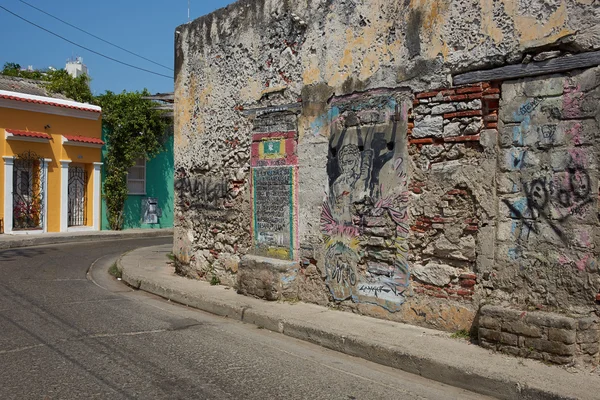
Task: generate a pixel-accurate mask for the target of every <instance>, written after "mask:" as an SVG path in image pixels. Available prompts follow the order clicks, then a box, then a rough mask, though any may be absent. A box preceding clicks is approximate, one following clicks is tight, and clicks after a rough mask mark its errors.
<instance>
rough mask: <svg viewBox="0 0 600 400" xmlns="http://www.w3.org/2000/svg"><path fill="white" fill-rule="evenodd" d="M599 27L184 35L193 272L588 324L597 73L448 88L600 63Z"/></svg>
mask: <svg viewBox="0 0 600 400" xmlns="http://www.w3.org/2000/svg"><path fill="white" fill-rule="evenodd" d="M599 13H600V11H599V10H598V8H597V7H595V6H594V5H593V2H590V1H588V0H579V1H569V2H567V1H560V0H552V1H542V0H528V1H519V2H514V1H502V0H501V1H494V2H492V1H476V2H475V1H439V0H437V1H436V0H418V1H417V0H415V1H409V2H406V1H399V0H392V1H389V0H372V1H359V0H352V1H338V0H303V1H299V2H290V1H283V0H280V1H277V0H242V1H239V2H237V3H235V4H232V5H230V6H229V7H227V8H225V9H221V10H218V11H216V12H215V13H213V14H210V15H207V16H205V17H202V18H200V19H198V20H196V21H194V22H192V23H189V24H186V25H182V26H180V27H178V28H177V31H176V44H175V55H176V82H175V96H176V106H175V124H176V127H175V160H176V171H177V177H176V222H175V243H174V254H175V256H176V257H177V260H178V263H177V264H178V271H179V272H180V273H182V274H185V275H188V276H190V277H194V278H202V279H208V280H213V281H214V280H215V279H218V280H219V281H220V282H221V283H222V284H227V285H230V286H235V287H236V288H238V290H239V291H240V292H242V293H245V294H249V295H254V296H259V297H265V298H269V299H271V300H276V299H294V300H303V301H309V302H314V303H317V304H328V305H336V306H338V307H340V308H342V309H347V310H352V311H355V312H360V313H363V314H367V315H372V316H377V317H381V318H387V319H392V320H398V321H406V322H411V323H416V324H422V325H426V326H431V327H436V328H440V329H445V330H458V329H470V328H471V326H472V324H473V321H474V320H476V314H477V312H478V310H479V307H480V305H481V304H483V303H485V302H495V303H497V304H503V305H507V306H508V305H510V306H513V307H517V308H519V307H520V308H522V309H527V308H528V307H537V308H544V309H546V308H548V309H550V310H553V311H558V312H561V311H565V310H570V311H576V312H577V313H580V314H581V315H583V314H586V313H589V312H590V311H593V310H594V307H595V306H594V301H595V294H596V293H598V289H599V286H600V281H599V280H598V277H597V270H595V269H594V268H595V266H596V259H597V250H596V247H595V246H596V242H597V236H598V235H597V229H598V216H597V210H596V211H594V208H595V207H597V204H598V203H597V197H598V178H597V174H596V173H595V169H594V168H595V165H596V164H595V162H596V161H595V154H596V153H597V151H596V150H595V146H596V140H597V139H596V136H595V134H594V129H596V132H597V129H598V125H597V119H596V120H595V119H594V118H597V115H598V109H599V107H598V105H597V104H598V102H597V99H596V98H597V94H596V90H597V89H596V87H597V80H596V81H594V79H595V78H591V77H592V76H597V75H596V72H594V71H595V70H593V69H589V70H586V71H582V72H580V73H577V72H573V73H562V74H560V75H557V76H551V77H538V78H528V79H527V80H522V81H508V80H505V81H504V82H501V81H484V82H478V83H476V84H469V85H462V86H453V84H452V82H453V76H454V75H456V74H458V73H461V72H465V71H469V70H477V69H487V68H491V67H494V66H500V65H505V64H515V63H517V64H518V63H521V62H529V61H531V60H532V59H534V60H540V59H543V58H545V57H548V56H549V54H551V53H545V51H547V50H555V51H557V52H558V53H559V54H563V53H565V52H567V53H568V52H582V51H590V50H594V49H598V48H600V24H599V23H598V22H600V15H599ZM540 53H541V54H540ZM553 55H556V54H553ZM594 82H596V83H594ZM594 85H595V86H594ZM594 99H596V100H594ZM521 110H522V111H523V114H520V112H521ZM515 135H516V136H515ZM519 135H520V136H519ZM550 137H552V138H553V139H552V142H550V141H549V139H548V138H550ZM575 137H577V138H578V139H575ZM507 138H508V139H507ZM536 138H541V139H536ZM522 154H527V157H524V158H522V157H521V156H522ZM513 156H514V157H513ZM517 159H518V160H519V161H518V162H517V161H516V160H517ZM511 163H512V164H511ZM552 182H555V183H554V184H553V185H554V186H552V185H551V183H552ZM559 183H560V184H562V186H563V187H564V188H565V190H566V189H568V190H570V192H569V193H568V194H567V193H566V192H565V190H563V189H560V187H559V186H558V185H559ZM552 190H554V192H552ZM546 192H547V193H546ZM551 192H552V193H551ZM563 192H564V193H563ZM536 193H538V194H541V195H542V196H546V199H547V201H543V202H541V203H539V205H538V203H536V202H537V201H539V200H536V199H538V198H537V197H536V196H537V195H536ZM544 193H546V194H544ZM553 196H554V197H553ZM552 199H555V200H552ZM553 201H556V202H558V203H557V204H559V206H557V207H558V208H557V207H554V203H553ZM542 205H543V207H542ZM548 221H551V223H548ZM553 226H554V228H553ZM555 228H556V229H555ZM559 232H562V233H561V234H559ZM586 233H587V234H588V235H587V236H586ZM265 256H266V257H270V258H273V259H279V261H269V262H267V261H265V260H264V259H263V258H262V257H265ZM261 260H262V261H261Z"/></svg>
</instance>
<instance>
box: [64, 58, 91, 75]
mask: <svg viewBox="0 0 600 400" xmlns="http://www.w3.org/2000/svg"><path fill="white" fill-rule="evenodd" d="M65 69H66V70H67V72H68V73H69V75H71V76H72V77H73V78H77V77H78V76H81V75H83V74H86V75H88V69H87V67H86V66H85V64H84V63H83V58H82V57H77V58H75V59H74V60H67V65H66V66H65Z"/></svg>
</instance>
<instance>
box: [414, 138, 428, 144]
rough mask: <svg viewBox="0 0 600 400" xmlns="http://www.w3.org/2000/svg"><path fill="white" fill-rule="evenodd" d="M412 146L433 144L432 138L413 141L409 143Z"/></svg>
mask: <svg viewBox="0 0 600 400" xmlns="http://www.w3.org/2000/svg"><path fill="white" fill-rule="evenodd" d="M408 142H409V143H410V144H432V143H433V139H432V138H424V139H411V140H409V141H408Z"/></svg>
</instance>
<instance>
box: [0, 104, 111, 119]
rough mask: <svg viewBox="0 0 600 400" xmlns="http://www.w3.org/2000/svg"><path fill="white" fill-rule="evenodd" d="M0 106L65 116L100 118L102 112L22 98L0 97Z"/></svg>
mask: <svg viewBox="0 0 600 400" xmlns="http://www.w3.org/2000/svg"><path fill="white" fill-rule="evenodd" d="M0 107H4V108H12V109H14V110H23V111H33V112H39V113H44V114H53V115H60V116H63V117H72V118H82V119H90V120H98V119H99V118H100V116H101V114H100V113H98V112H95V111H83V110H76V109H73V108H64V107H58V106H52V105H48V104H37V103H27V102H24V101H20V100H9V99H0Z"/></svg>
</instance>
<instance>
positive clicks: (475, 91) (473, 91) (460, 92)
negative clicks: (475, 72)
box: [456, 86, 482, 94]
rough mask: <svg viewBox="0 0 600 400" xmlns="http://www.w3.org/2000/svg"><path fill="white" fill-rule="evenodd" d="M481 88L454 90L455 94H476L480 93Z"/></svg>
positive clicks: (472, 87)
mask: <svg viewBox="0 0 600 400" xmlns="http://www.w3.org/2000/svg"><path fill="white" fill-rule="evenodd" d="M481 90H482V87H481V86H470V87H463V88H458V89H456V94H466V93H478V92H481Z"/></svg>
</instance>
